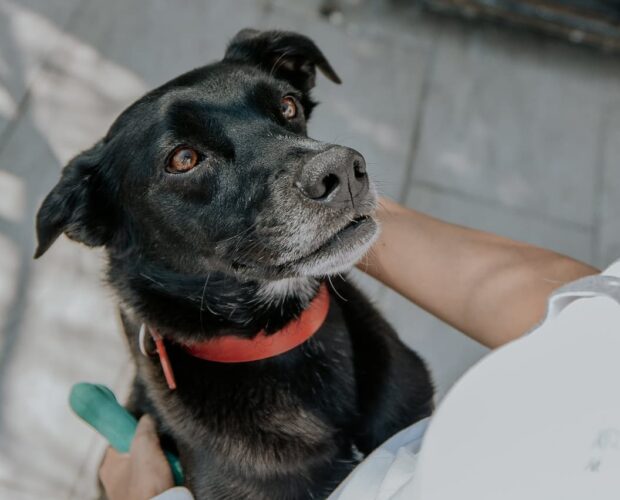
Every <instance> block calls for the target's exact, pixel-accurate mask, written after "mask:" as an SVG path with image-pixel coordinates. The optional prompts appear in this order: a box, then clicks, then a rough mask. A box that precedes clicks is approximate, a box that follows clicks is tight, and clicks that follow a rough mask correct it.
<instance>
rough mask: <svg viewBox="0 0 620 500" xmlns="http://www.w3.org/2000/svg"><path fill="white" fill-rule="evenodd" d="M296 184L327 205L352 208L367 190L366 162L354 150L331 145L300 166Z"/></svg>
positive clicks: (308, 195) (306, 194)
mask: <svg viewBox="0 0 620 500" xmlns="http://www.w3.org/2000/svg"><path fill="white" fill-rule="evenodd" d="M296 185H297V187H298V188H299V190H300V191H301V192H302V193H303V194H304V195H305V196H306V197H308V198H310V199H311V200H315V201H317V202H320V203H324V204H325V205H327V206H331V207H334V208H340V207H345V206H351V205H352V206H353V207H355V204H356V203H357V202H358V201H361V199H362V198H363V197H364V196H365V195H366V194H367V193H368V176H367V175H366V162H365V161H364V157H363V156H362V155H361V154H359V153H358V152H357V151H355V150H354V149H350V148H345V147H342V146H333V147H331V148H329V149H328V150H327V151H323V152H322V153H319V154H318V155H316V156H314V157H313V158H312V159H311V160H310V161H308V162H307V163H306V164H305V165H304V166H303V167H302V169H301V173H300V176H299V178H298V180H297V182H296Z"/></svg>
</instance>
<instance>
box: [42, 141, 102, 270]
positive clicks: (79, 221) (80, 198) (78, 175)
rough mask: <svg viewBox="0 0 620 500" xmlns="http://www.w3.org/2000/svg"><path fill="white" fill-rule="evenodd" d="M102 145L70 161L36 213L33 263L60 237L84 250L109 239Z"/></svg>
mask: <svg viewBox="0 0 620 500" xmlns="http://www.w3.org/2000/svg"><path fill="white" fill-rule="evenodd" d="M103 149H104V145H103V143H102V142H99V143H97V144H95V146H93V147H92V148H91V149H89V150H87V151H84V152H83V153H80V154H79V155H78V156H76V157H75V158H73V159H72V160H71V161H70V162H69V163H68V165H67V166H66V167H65V168H64V169H63V171H62V175H61V178H60V181H58V184H56V186H55V187H54V189H52V191H51V192H50V193H49V194H48V195H47V197H46V198H45V200H43V203H42V204H41V207H40V208H39V211H38V213H37V240H38V247H37V250H36V252H35V254H34V258H35V259H37V258H39V257H40V256H41V255H43V254H44V253H45V252H46V251H47V249H48V248H49V247H50V246H51V245H52V243H54V241H56V238H58V236H60V234H61V233H63V232H64V233H65V234H66V235H67V236H68V237H69V238H71V239H72V240H75V241H79V242H81V243H84V244H86V245H88V246H93V247H94V246H99V245H104V244H105V243H106V242H107V241H108V240H109V239H110V238H111V236H112V226H113V224H112V220H113V215H112V214H113V211H112V208H111V204H110V201H111V199H110V198H111V197H110V196H109V193H106V189H105V187H104V183H103V179H102V175H101V164H102V161H103Z"/></svg>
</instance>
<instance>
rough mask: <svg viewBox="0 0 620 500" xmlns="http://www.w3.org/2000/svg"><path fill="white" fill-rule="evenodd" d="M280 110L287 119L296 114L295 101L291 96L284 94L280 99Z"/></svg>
mask: <svg viewBox="0 0 620 500" xmlns="http://www.w3.org/2000/svg"><path fill="white" fill-rule="evenodd" d="M280 112H281V113H282V116H283V117H284V118H286V119H287V120H292V119H293V118H295V117H296V116H297V102H295V98H294V97H291V96H288V95H287V96H285V97H283V98H282V100H281V101H280Z"/></svg>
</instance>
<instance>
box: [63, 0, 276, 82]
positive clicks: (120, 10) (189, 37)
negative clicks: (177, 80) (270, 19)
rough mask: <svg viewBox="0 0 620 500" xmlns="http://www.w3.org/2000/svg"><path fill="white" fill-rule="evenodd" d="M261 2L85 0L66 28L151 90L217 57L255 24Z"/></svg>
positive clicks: (261, 7) (246, 0)
mask: <svg viewBox="0 0 620 500" xmlns="http://www.w3.org/2000/svg"><path fill="white" fill-rule="evenodd" d="M263 11H264V4H263V2H262V1H252V0H239V1H237V2H235V5H234V7H232V6H231V3H230V2H229V1H226V0H210V1H208V2H196V1H189V0H182V1H177V2H174V3H172V2H169V1H167V0H136V1H132V2H126V1H123V0H106V1H105V2H96V1H95V2H89V3H88V4H87V5H86V6H85V7H84V8H83V9H81V10H80V16H79V18H78V19H76V21H75V22H74V23H73V25H72V29H71V30H69V34H70V35H71V36H74V37H76V38H77V39H79V40H80V42H81V43H85V44H87V45H89V46H91V47H95V48H96V50H97V52H98V53H99V54H100V55H101V56H102V57H103V58H104V59H105V60H107V61H109V62H111V63H114V64H117V65H119V66H122V67H125V68H127V69H130V70H131V71H132V72H133V73H134V74H135V75H136V76H137V77H139V78H140V79H142V80H143V81H144V82H146V85H147V87H149V88H152V87H154V86H156V85H160V84H162V83H164V82H165V81H167V80H169V79H171V78H173V77H176V76H178V75H179V74H181V73H184V72H186V71H189V70H191V69H193V68H196V67H198V66H202V65H204V64H207V63H209V62H213V61H215V60H218V59H221V58H222V57H223V56H224V51H225V48H226V45H227V43H228V41H229V40H230V39H231V38H232V37H233V36H234V35H235V34H236V33H237V32H238V31H239V30H241V29H243V28H247V27H249V26H256V25H257V24H259V21H260V19H261V17H262V16H263V15H264V14H263Z"/></svg>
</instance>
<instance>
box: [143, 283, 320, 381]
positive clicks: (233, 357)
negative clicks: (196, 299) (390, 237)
mask: <svg viewBox="0 0 620 500" xmlns="http://www.w3.org/2000/svg"><path fill="white" fill-rule="evenodd" d="M328 312H329V291H328V289H327V285H325V283H323V284H321V286H320V288H319V292H318V294H317V295H316V297H314V299H312V302H310V305H309V306H308V307H307V308H306V309H305V310H303V311H302V312H301V314H300V315H299V317H298V318H296V319H294V320H293V321H291V322H289V323H287V324H286V325H285V326H284V327H283V328H282V329H281V330H278V331H277V332H274V333H272V334H269V335H268V334H267V333H266V332H265V330H261V331H260V332H259V333H258V334H257V335H256V336H255V337H254V338H251V339H245V338H241V337H237V336H234V335H225V336H222V337H216V338H214V339H210V340H207V341H205V342H200V343H196V344H183V345H182V347H183V349H185V350H186V351H187V352H188V353H189V354H190V355H192V356H194V357H196V358H200V359H204V360H207V361H214V362H218V363H247V362H250V361H259V360H261V359H267V358H273V357H275V356H278V355H280V354H284V353H285V352H288V351H291V350H293V349H295V348H296V347H298V346H300V345H301V344H303V343H304V342H305V341H306V340H308V339H309V338H310V337H312V336H313V335H314V334H315V333H316V332H317V331H318V330H319V328H321V326H322V325H323V323H324V322H325V319H326V318H327V313H328ZM144 330H145V328H144V325H143V328H142V329H141V332H140V345H141V346H142V345H143V341H144ZM148 330H149V332H150V334H151V337H152V338H153V340H154V342H155V346H156V348H157V354H158V355H159V361H160V363H161V366H162V370H163V372H164V376H165V377H166V382H167V383H168V387H169V388H170V389H175V388H176V381H175V379H174V372H173V371H172V366H171V364H170V360H169V359H168V354H167V352H166V345H165V343H164V339H163V337H162V336H161V334H160V333H159V332H158V331H157V330H156V329H155V328H148ZM143 352H144V351H143Z"/></svg>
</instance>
